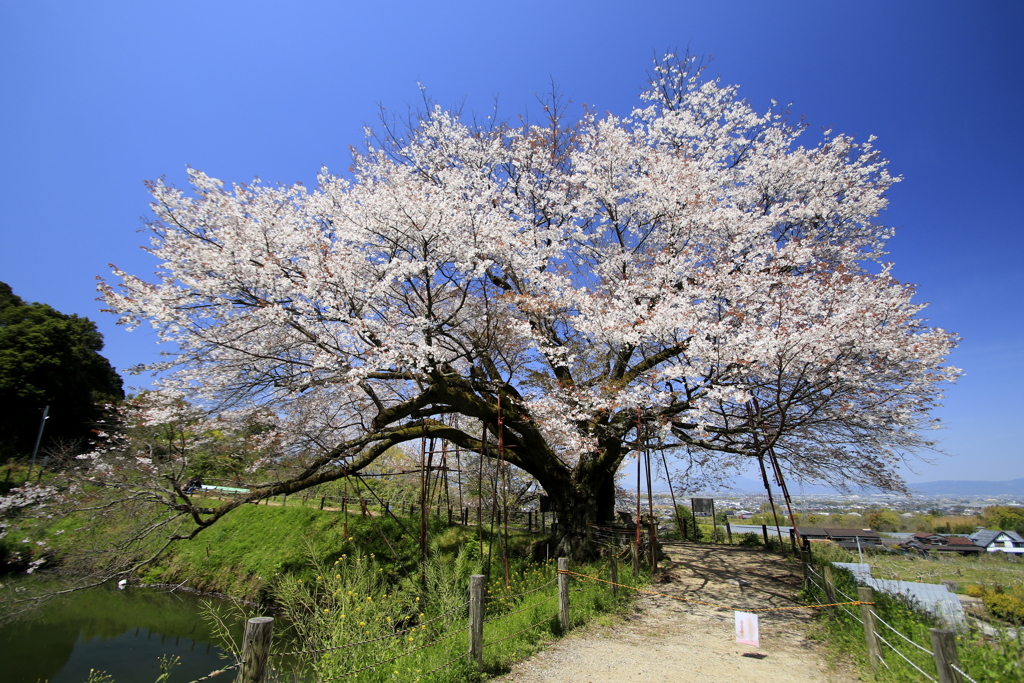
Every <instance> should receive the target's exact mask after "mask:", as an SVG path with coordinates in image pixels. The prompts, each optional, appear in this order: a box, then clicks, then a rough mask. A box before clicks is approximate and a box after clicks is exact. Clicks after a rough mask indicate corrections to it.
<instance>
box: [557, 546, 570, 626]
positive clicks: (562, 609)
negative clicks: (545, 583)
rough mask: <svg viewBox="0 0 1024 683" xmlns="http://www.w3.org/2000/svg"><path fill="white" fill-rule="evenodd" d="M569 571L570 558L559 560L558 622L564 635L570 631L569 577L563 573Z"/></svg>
mask: <svg viewBox="0 0 1024 683" xmlns="http://www.w3.org/2000/svg"><path fill="white" fill-rule="evenodd" d="M567 571H569V558H568V557H560V558H558V572H559V573H558V621H559V623H560V624H561V625H562V632H563V633H565V632H566V631H568V630H569V575H568V574H563V573H562V572H567Z"/></svg>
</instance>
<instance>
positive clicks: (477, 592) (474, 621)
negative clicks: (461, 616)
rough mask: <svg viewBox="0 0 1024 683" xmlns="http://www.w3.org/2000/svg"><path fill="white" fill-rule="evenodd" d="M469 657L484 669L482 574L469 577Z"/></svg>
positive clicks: (480, 668) (481, 669)
mask: <svg viewBox="0 0 1024 683" xmlns="http://www.w3.org/2000/svg"><path fill="white" fill-rule="evenodd" d="M469 659H470V662H471V663H472V664H475V665H476V670H477V671H483V669H484V575H483V574H473V575H472V576H470V577H469Z"/></svg>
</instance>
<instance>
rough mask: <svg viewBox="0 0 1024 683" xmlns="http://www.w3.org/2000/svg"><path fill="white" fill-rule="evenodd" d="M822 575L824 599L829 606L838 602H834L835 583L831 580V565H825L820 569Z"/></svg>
mask: <svg viewBox="0 0 1024 683" xmlns="http://www.w3.org/2000/svg"><path fill="white" fill-rule="evenodd" d="M822 570H823V571H822V574H824V576H825V599H826V600H828V602H829V604H832V603H834V602H838V600H836V582H835V580H834V579H833V578H832V565H830V564H826V565H825V566H824V567H822Z"/></svg>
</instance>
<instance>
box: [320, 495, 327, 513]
mask: <svg viewBox="0 0 1024 683" xmlns="http://www.w3.org/2000/svg"><path fill="white" fill-rule="evenodd" d="M325 502H327V498H326V496H321V497H320V509H321V510H323V509H324V503H325Z"/></svg>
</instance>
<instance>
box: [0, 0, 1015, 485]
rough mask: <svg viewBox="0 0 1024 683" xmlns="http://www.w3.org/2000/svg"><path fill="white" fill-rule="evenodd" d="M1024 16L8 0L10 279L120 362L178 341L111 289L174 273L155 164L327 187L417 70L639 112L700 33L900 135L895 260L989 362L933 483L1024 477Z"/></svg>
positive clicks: (439, 85)
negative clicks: (121, 317)
mask: <svg viewBox="0 0 1024 683" xmlns="http://www.w3.org/2000/svg"><path fill="white" fill-rule="evenodd" d="M1022 32H1024V2H1020V0H1007V1H1004V2H998V1H990V0H986V1H984V2H968V1H967V0H964V1H963V2H943V1H941V0H928V1H918V2H912V1H903V2H892V1H891V0H884V1H870V0H857V1H856V2H852V1H851V2H845V3H842V2H822V1H821V0H809V1H806V2H782V1H779V0H773V1H772V2H763V1H761V0H756V1H754V0H751V1H748V2H726V1H720V2H707V1H702V2H691V1H690V0H675V1H674V2H656V1H653V0H632V2H629V3H626V2H622V1H621V0H620V1H618V2H609V1H607V0H586V1H585V2H584V1H578V2H576V1H573V2H558V1H555V0H551V1H549V2H537V1H535V0H521V1H520V2H516V3H481V2H455V1H453V2H433V3H427V2H406V1H405V0H393V1H391V2H377V3H373V2H365V1H360V2H349V1H346V0H290V1H289V2H281V1H278V2H270V1H267V0H249V1H247V2H238V1H235V0H202V1H195V2H193V1H188V0H176V1H175V2H139V1H138V0H124V1H120V2H112V1H103V0H93V1H91V2H72V1H71V0H62V1H56V0H32V2H25V0H0V281H4V282H7V283H8V284H10V285H11V286H12V287H13V288H14V291H15V293H16V294H18V295H20V296H21V297H22V298H24V299H26V300H29V301H42V302H45V303H48V304H50V305H52V306H54V307H55V308H57V309H58V310H61V311H63V312H66V313H78V314H80V315H85V316H88V317H90V318H92V319H93V320H95V321H96V322H97V323H98V324H99V327H100V329H101V331H102V332H103V333H104V335H105V336H106V340H107V348H106V351H105V354H106V355H107V357H108V358H110V359H111V361H112V362H113V363H114V365H115V366H116V367H117V368H118V369H119V370H123V369H124V368H127V367H129V366H132V365H135V364H136V363H140V362H146V361H150V360H154V359H155V358H156V354H157V352H158V349H157V347H156V346H155V345H154V343H153V337H152V335H151V334H150V333H148V332H146V331H145V330H141V329H140V330H139V331H136V332H132V333H128V332H125V331H124V330H122V329H119V328H117V327H116V326H115V325H114V324H113V322H114V321H113V317H112V316H110V315H109V314H103V313H100V310H99V309H100V307H101V306H100V304H99V303H98V302H97V301H95V297H96V293H95V278H96V276H97V275H106V274H107V273H109V268H108V265H107V264H108V263H115V264H117V265H118V266H119V267H121V268H124V269H125V270H127V271H129V272H133V273H136V274H145V273H150V272H152V270H153V262H152V260H151V259H149V258H148V257H147V255H146V254H145V253H144V252H143V251H141V250H140V249H139V247H140V245H142V244H144V242H145V239H146V236H145V235H144V234H139V233H138V232H137V231H138V229H139V228H141V227H142V226H143V222H144V220H145V217H146V216H147V213H148V195H147V194H146V192H145V189H144V187H143V181H144V180H146V179H153V178H157V177H159V176H162V175H164V176H167V178H168V179H170V180H171V181H172V182H176V183H179V184H183V182H184V169H185V166H186V165H191V166H193V167H196V168H198V169H201V170H203V171H205V172H207V173H209V174H211V175H214V176H217V177H220V178H222V179H225V180H228V181H248V180H251V179H252V178H253V177H254V176H259V177H260V178H262V179H263V180H265V181H269V182H282V183H293V182H296V181H303V182H306V183H310V184H311V183H313V182H314V180H315V175H316V172H317V170H318V169H319V167H320V166H321V165H327V166H328V167H330V168H332V169H333V170H335V171H337V172H343V171H344V170H345V169H346V168H347V166H348V162H349V153H348V148H349V146H350V145H354V144H359V143H360V142H361V140H362V130H363V126H364V125H367V124H371V125H372V124H373V123H375V121H376V116H377V111H378V105H383V106H385V107H387V108H388V109H390V110H393V111H397V112H402V111H404V110H405V108H406V106H407V105H410V104H411V105H415V104H416V103H417V101H418V98H419V96H420V94H419V91H418V89H417V83H422V84H423V85H425V86H426V87H427V89H428V92H429V94H430V95H432V96H433V97H434V98H435V99H436V100H438V101H439V102H440V103H441V104H443V105H446V106H459V105H460V104H461V105H462V107H463V111H464V112H465V113H466V114H470V113H477V114H481V115H486V114H487V113H489V110H490V108H491V106H492V104H493V101H494V98H495V97H497V98H498V100H499V102H500V111H501V112H502V113H504V114H505V115H506V116H513V115H516V114H519V113H533V114H536V113H537V111H538V108H539V107H538V105H537V101H536V98H535V93H538V92H541V91H545V90H546V89H548V88H549V84H550V83H551V81H552V79H553V80H554V81H555V82H557V84H558V86H559V88H560V89H561V90H562V91H563V92H564V93H565V95H566V96H568V97H570V98H572V99H573V100H574V101H575V102H576V103H577V104H582V103H586V104H588V105H592V106H594V107H596V108H597V109H598V110H602V111H603V110H608V111H612V112H615V113H620V114H624V113H627V112H628V111H629V110H630V108H631V107H633V106H634V105H635V104H636V103H637V99H636V95H637V93H638V92H639V90H640V88H641V86H642V85H643V84H644V79H645V73H646V71H647V69H648V67H649V59H650V57H651V55H652V54H654V53H655V52H658V53H662V52H665V51H666V50H668V49H674V48H679V49H680V50H685V49H686V48H687V47H689V49H690V50H691V51H692V52H694V53H697V54H707V55H711V56H713V61H712V63H711V67H710V69H709V73H711V74H713V75H717V76H720V77H721V79H722V80H723V81H725V82H728V83H738V84H739V85H740V86H741V93H742V94H743V95H744V96H745V97H747V98H748V99H750V100H751V101H752V102H753V103H754V104H756V105H757V106H758V108H762V109H763V108H767V106H768V104H769V100H770V99H776V100H778V101H780V102H783V103H785V102H792V107H791V110H792V111H793V113H794V114H797V115H803V116H804V117H805V118H806V121H807V122H808V123H809V124H810V126H811V131H812V132H816V131H819V130H820V129H821V128H822V127H832V128H834V129H835V130H836V131H838V132H844V133H848V134H852V135H855V136H857V137H858V139H861V140H863V139H864V138H866V137H867V136H868V135H871V134H874V135H877V136H878V141H877V143H876V144H877V146H878V147H879V148H880V149H881V150H882V152H883V153H884V154H885V156H887V157H888V158H889V159H890V160H891V162H892V164H891V168H892V170H893V171H894V172H895V173H897V174H900V175H902V176H904V178H905V180H904V182H902V183H900V184H899V185H898V186H896V187H895V189H894V190H893V191H892V192H891V193H890V198H891V203H890V209H889V211H888V212H887V214H886V215H885V216H884V220H885V221H886V222H887V223H889V224H891V225H893V226H895V227H896V228H897V234H896V237H895V239H894V240H893V241H892V242H891V258H892V260H893V261H895V263H896V269H895V275H896V277H898V278H899V279H901V280H903V281H906V282H913V283H916V284H917V285H918V287H919V289H918V291H919V297H920V299H921V300H922V301H929V302H931V306H930V307H929V309H928V316H929V317H930V319H931V322H932V324H934V325H937V326H940V327H944V328H946V329H949V330H953V331H955V332H957V333H958V334H960V335H961V336H962V337H963V343H962V345H961V347H960V348H959V349H958V350H957V351H956V353H955V354H954V356H953V358H952V361H953V363H954V364H956V365H958V366H960V367H962V368H963V369H964V370H965V371H966V373H967V374H966V376H965V377H964V378H963V379H962V380H961V381H960V382H959V383H958V384H957V385H956V386H953V387H951V388H950V389H949V391H948V394H947V400H946V406H945V408H943V409H942V411H941V416H942V418H943V419H944V421H945V422H946V423H947V426H948V428H947V429H946V430H945V431H944V432H941V433H940V439H941V442H942V446H943V448H944V449H945V450H946V451H948V452H949V453H950V454H952V455H953V456H954V457H951V458H946V457H944V456H938V457H937V458H935V461H936V464H935V465H934V466H930V465H920V466H918V467H917V468H916V470H917V471H916V473H915V472H908V473H907V476H908V479H909V480H911V481H928V480H934V479H998V480H1002V479H1012V478H1018V477H1024V429H1022V426H1024V410H1022V408H1024V401H1022V400H1021V398H1020V397H1021V392H1022V388H1024V322H1022V313H1024V310H1022V309H1024V303H1022V300H1024V297H1022V295H1024V268H1022V267H1021V266H1020V265H1019V263H1018V262H1019V260H1020V259H1021V255H1022V252H1024V249H1022V247H1024V236H1022V222H1024V219H1022V212H1021V208H1020V205H1021V204H1022V202H1024V189H1022V185H1024V182H1022V181H1024V172H1022V168H1024V165H1022V163H1024V125H1022V124H1024V120H1022V112H1024V107H1022V105H1024V77H1022V67H1024V41H1022V40H1021V38H1020V35H1021V33H1022ZM813 137H815V139H816V136H813ZM145 383H146V380H145V378H142V377H129V378H128V379H127V384H128V385H129V386H142V385H144V384H145Z"/></svg>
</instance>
